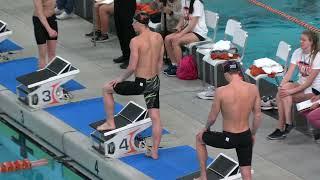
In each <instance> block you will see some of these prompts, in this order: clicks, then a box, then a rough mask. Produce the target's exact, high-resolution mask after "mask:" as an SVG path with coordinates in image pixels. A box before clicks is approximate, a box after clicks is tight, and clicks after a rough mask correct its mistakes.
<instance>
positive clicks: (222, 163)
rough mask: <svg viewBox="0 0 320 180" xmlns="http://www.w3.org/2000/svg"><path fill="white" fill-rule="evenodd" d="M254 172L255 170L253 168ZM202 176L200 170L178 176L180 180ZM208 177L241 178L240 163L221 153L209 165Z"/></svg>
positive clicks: (222, 178)
mask: <svg viewBox="0 0 320 180" xmlns="http://www.w3.org/2000/svg"><path fill="white" fill-rule="evenodd" d="M251 173H253V170H251ZM199 176H200V171H197V172H194V173H192V174H189V175H186V176H183V177H180V178H178V179H179V180H193V179H195V178H198V177H199ZM207 178H208V179H210V180H236V179H241V174H240V167H239V163H238V162H237V161H235V160H233V159H232V158H230V157H228V156H227V155H225V154H223V153H220V154H219V155H218V156H217V158H216V159H215V160H214V161H213V162H211V163H210V164H209V165H208V166H207Z"/></svg>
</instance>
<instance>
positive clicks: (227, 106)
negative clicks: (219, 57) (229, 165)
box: [196, 61, 261, 180]
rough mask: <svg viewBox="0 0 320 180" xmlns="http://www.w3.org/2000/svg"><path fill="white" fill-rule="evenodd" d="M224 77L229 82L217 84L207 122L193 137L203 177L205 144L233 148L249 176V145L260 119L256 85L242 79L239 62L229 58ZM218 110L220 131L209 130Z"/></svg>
mask: <svg viewBox="0 0 320 180" xmlns="http://www.w3.org/2000/svg"><path fill="white" fill-rule="evenodd" d="M224 72H225V74H224V75H225V78H226V80H227V81H228V82H229V84H228V85H226V86H223V87H219V88H218V89H217V90H216V96H215V99H214V100H213V104H212V108H211V111H210V114H209V117H208V122H207V124H206V126H205V128H203V130H201V131H200V132H199V133H198V134H197V137H196V148H197V154H198V159H199V161H200V169H201V170H200V173H201V174H200V177H199V178H198V179H201V180H206V179H207V174H206V161H207V159H208V152H207V149H206V145H209V146H212V147H216V148H223V149H233V148H235V149H236V152H237V156H238V161H239V165H240V172H241V175H242V179H244V180H251V179H252V177H251V159H252V148H253V144H254V141H255V135H256V132H257V130H258V128H259V126H260V123H261V110H260V95H259V91H258V89H257V87H256V86H255V85H253V84H249V83H246V82H244V81H242V77H241V76H240V72H241V70H240V67H239V64H237V62H235V61H228V62H226V63H225V64H224ZM220 110H221V113H222V117H223V132H214V131H210V127H211V126H212V125H213V124H214V122H215V121H216V118H217V116H218V114H219V112H220ZM251 112H253V114H254V120H253V122H252V127H251V129H250V126H249V115H250V113H251Z"/></svg>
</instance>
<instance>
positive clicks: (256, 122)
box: [251, 87, 261, 136]
mask: <svg viewBox="0 0 320 180" xmlns="http://www.w3.org/2000/svg"><path fill="white" fill-rule="evenodd" d="M254 91H255V92H254V94H255V95H256V97H255V102H254V106H253V121H252V128H251V133H252V135H253V136H254V135H256V133H257V130H258V128H259V127H260V124H261V108H260V103H261V99H260V94H259V90H258V88H257V87H254Z"/></svg>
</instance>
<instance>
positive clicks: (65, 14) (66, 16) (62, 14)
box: [57, 11, 72, 20]
mask: <svg viewBox="0 0 320 180" xmlns="http://www.w3.org/2000/svg"><path fill="white" fill-rule="evenodd" d="M71 17H72V14H67V13H66V12H65V11H64V12H63V13H61V14H60V15H58V16H57V19H59V20H66V19H70V18H71Z"/></svg>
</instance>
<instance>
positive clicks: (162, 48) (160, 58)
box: [158, 38, 164, 74]
mask: <svg viewBox="0 0 320 180" xmlns="http://www.w3.org/2000/svg"><path fill="white" fill-rule="evenodd" d="M161 40H162V38H161ZM161 44H163V42H162V43H161ZM163 54H164V45H162V46H161V50H160V55H159V60H158V74H159V73H160V72H161V70H162V66H163Z"/></svg>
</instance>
